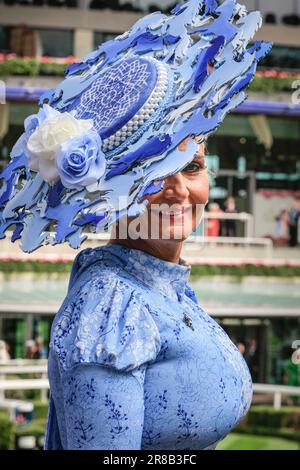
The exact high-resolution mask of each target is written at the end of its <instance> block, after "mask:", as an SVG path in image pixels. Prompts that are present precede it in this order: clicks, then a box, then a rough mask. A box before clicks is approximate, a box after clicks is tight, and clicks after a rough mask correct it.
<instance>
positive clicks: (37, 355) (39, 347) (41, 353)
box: [33, 336, 48, 359]
mask: <svg viewBox="0 0 300 470" xmlns="http://www.w3.org/2000/svg"><path fill="white" fill-rule="evenodd" d="M35 347H36V350H35V352H34V354H33V358H34V359H45V358H47V357H48V354H47V349H46V348H45V346H44V340H43V338H42V337H41V336H38V337H37V338H36V340H35Z"/></svg>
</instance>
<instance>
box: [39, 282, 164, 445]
mask: <svg viewBox="0 0 300 470" xmlns="http://www.w3.org/2000/svg"><path fill="white" fill-rule="evenodd" d="M160 347H161V341H160V334H159V331H158V328H157V326H156V323H155V321H154V319H153V318H152V315H151V313H150V312H149V308H148V307H147V305H146V304H145V303H144V301H143V299H142V297H141V296H140V294H139V293H138V292H137V291H136V290H135V288H134V286H133V285H130V284H128V283H127V282H126V281H124V280H123V279H120V278H119V277H118V276H116V274H114V273H109V274H107V273H102V277H101V279H99V277H97V278H93V277H92V279H91V278H90V279H89V281H88V282H86V283H83V284H82V285H80V287H79V288H78V289H77V291H76V292H75V293H73V295H70V297H69V298H68V299H67V301H66V302H64V304H63V306H62V308H61V310H60V311H59V312H58V314H57V317H56V318H55V320H54V322H53V325H52V329H51V340H50V354H49V360H48V374H49V381H50V390H51V396H52V398H53V403H52V405H53V406H52V411H51V414H50V415H49V422H48V427H47V429H48V431H47V442H48V443H51V442H54V443H55V442H58V443H59V442H61V446H62V448H63V449H103V450H105V449H107V450H113V449H121V450H127V449H140V448H141V438H142V432H143V425H144V378H145V371H146V369H147V367H148V365H149V364H150V363H151V362H154V361H155V360H156V357H157V354H158V352H159V350H160ZM52 421H53V425H52V424H51V423H52ZM56 422H57V425H56ZM52 430H53V431H52ZM51 433H56V434H57V438H54V439H53V436H51ZM58 435H59V436H58ZM49 445H50V444H49ZM54 445H56V444H54ZM48 448H50V447H48Z"/></svg>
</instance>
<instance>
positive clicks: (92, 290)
mask: <svg viewBox="0 0 300 470" xmlns="http://www.w3.org/2000/svg"><path fill="white" fill-rule="evenodd" d="M207 199H208V177H207V170H206V167H205V161H204V146H203V145H200V146H199V153H198V154H197V155H196V156H195V158H194V160H193V161H192V162H191V163H190V164H188V165H187V166H186V167H185V168H184V169H183V170H182V171H181V172H178V173H177V174H175V175H172V176H170V177H168V178H166V179H165V186H164V189H163V191H162V192H160V193H159V194H158V195H154V196H152V197H151V200H150V202H149V205H148V210H147V212H146V215H144V216H142V217H140V224H143V223H144V224H146V222H147V221H148V220H149V219H150V224H149V227H150V226H151V224H152V226H153V225H155V224H158V227H159V237H158V238H157V239H151V238H147V236H145V237H143V238H141V237H140V238H137V239H132V238H130V237H129V236H128V238H126V239H125V238H124V239H119V238H118V230H116V237H115V238H112V239H111V240H110V242H109V243H108V245H106V246H104V247H99V248H96V249H86V250H83V251H82V252H81V253H80V254H79V256H78V257H77V259H76V262H75V264H74V267H73V271H72V277H71V280H70V291H69V295H68V297H67V302H66V303H65V304H64V305H63V308H62V310H61V313H60V314H58V316H57V317H56V319H55V321H54V324H53V327H52V339H51V345H50V358H49V379H50V387H51V393H52V398H51V403H50V407H51V409H50V413H51V419H50V421H49V422H48V429H47V437H46V446H45V448H46V449H60V448H63V449H148V450H150V449H169V450H172V449H207V448H211V449H213V448H215V446H216V444H217V442H218V441H220V440H221V439H223V438H224V436H225V435H226V434H227V433H228V432H229V431H230V430H231V429H232V428H233V427H234V426H235V425H236V424H237V422H238V421H239V420H240V419H241V418H242V417H243V416H244V415H245V413H246V412H247V410H248V408H249V406H250V403H251V397H252V387H251V377H250V374H249V371H248V368H247V365H246V363H245V362H244V359H243V357H242V355H241V354H240V352H239V351H238V349H237V348H236V347H235V346H234V344H233V343H232V342H231V341H230V339H229V338H228V336H227V335H226V333H225V332H224V331H223V330H222V329H221V327H220V326H218V324H217V323H216V322H215V321H214V320H213V319H212V318H211V317H209V316H208V315H207V314H206V313H205V312H204V311H203V310H202V309H201V307H200V306H199V305H198V302H197V299H196V296H195V293H194V291H193V289H192V288H191V286H190V285H189V284H188V278H189V274H190V267H189V266H186V265H185V264H184V262H183V260H182V259H181V258H180V253H181V249H182V244H183V241H184V240H185V239H186V238H187V237H188V236H189V235H190V233H191V231H192V230H195V228H196V227H197V225H198V224H199V222H200V218H199V215H198V214H197V209H198V213H200V212H201V210H200V211H199V207H197V206H200V208H202V207H203V206H204V205H205V204H206V202H207ZM152 207H155V208H156V207H162V208H164V211H163V213H159V211H156V210H154V211H152V210H151V208H152ZM166 207H171V208H172V210H173V211H176V215H170V216H169V215H168V213H167V212H166ZM183 208H185V209H186V211H183V213H182V212H181V210H182V209H183ZM142 219H143V220H142ZM132 220H133V219H132ZM120 223H122V221H121V222H120ZM129 224H130V221H129V223H128V225H129ZM129 231H130V230H129ZM168 234H169V236H167V235H168ZM62 338H63V340H62ZM59 364H62V367H61V366H60V365H59Z"/></svg>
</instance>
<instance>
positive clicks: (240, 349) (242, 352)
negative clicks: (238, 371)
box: [236, 341, 246, 356]
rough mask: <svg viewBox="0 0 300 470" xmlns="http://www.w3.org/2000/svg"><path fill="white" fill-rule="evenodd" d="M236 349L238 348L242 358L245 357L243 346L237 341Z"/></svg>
mask: <svg viewBox="0 0 300 470" xmlns="http://www.w3.org/2000/svg"><path fill="white" fill-rule="evenodd" d="M236 347H237V348H238V350H239V351H240V353H241V354H242V356H245V352H246V346H245V344H244V343H242V342H240V341H239V342H238V343H236Z"/></svg>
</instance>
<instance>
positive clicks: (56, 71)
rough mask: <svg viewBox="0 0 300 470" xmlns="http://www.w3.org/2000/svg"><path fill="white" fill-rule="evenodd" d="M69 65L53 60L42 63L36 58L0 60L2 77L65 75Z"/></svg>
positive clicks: (0, 74) (0, 75)
mask: <svg viewBox="0 0 300 470" xmlns="http://www.w3.org/2000/svg"><path fill="white" fill-rule="evenodd" d="M67 67H68V64H56V63H53V62H46V63H45V62H44V63H41V62H39V61H37V60H36V59H28V60H24V59H22V58H14V59H7V60H4V61H3V62H0V77H3V78H6V77H9V76H13V75H26V76H31V77H36V76H38V75H47V76H49V75H50V76H51V75H52V76H53V75H54V76H63V75H64V71H65V69H66V68H67Z"/></svg>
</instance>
